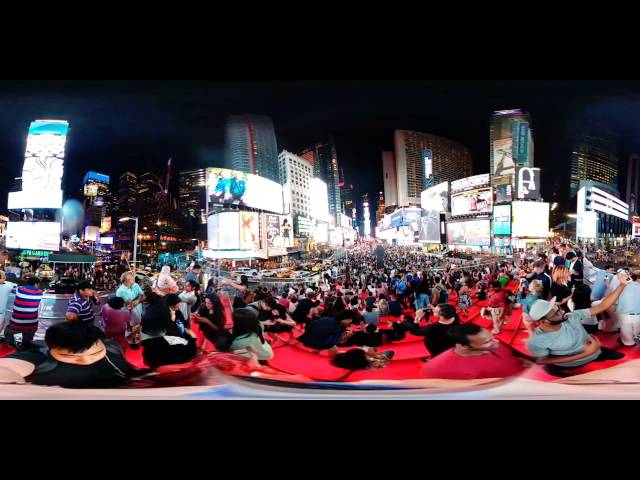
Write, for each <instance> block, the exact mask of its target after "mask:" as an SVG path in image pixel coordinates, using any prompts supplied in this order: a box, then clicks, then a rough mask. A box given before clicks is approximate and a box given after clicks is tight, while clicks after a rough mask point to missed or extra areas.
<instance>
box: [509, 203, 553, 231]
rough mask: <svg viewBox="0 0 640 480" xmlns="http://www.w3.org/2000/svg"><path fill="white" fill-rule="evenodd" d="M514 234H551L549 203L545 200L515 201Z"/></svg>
mask: <svg viewBox="0 0 640 480" xmlns="http://www.w3.org/2000/svg"><path fill="white" fill-rule="evenodd" d="M511 205H512V207H513V224H512V226H511V228H512V234H513V236H514V237H518V238H547V237H548V236H549V204H548V203H545V202H513V203H512V204H511Z"/></svg>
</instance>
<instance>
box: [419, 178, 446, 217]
mask: <svg viewBox="0 0 640 480" xmlns="http://www.w3.org/2000/svg"><path fill="white" fill-rule="evenodd" d="M420 200H421V202H420V203H421V205H422V208H423V209H424V210H427V211H430V212H437V213H446V212H448V211H449V182H444V183H441V184H439V185H436V186H435V187H433V188H430V189H428V190H425V191H424V192H422V193H421V194H420Z"/></svg>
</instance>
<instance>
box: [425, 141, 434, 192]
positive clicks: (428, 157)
mask: <svg viewBox="0 0 640 480" xmlns="http://www.w3.org/2000/svg"><path fill="white" fill-rule="evenodd" d="M422 159H423V160H424V188H431V187H433V151H432V150H423V151H422Z"/></svg>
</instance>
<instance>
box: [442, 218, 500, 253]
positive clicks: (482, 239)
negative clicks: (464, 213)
mask: <svg viewBox="0 0 640 480" xmlns="http://www.w3.org/2000/svg"><path fill="white" fill-rule="evenodd" d="M447 241H448V243H449V245H464V246H476V247H488V246H490V245H491V222H490V221H489V220H468V221H466V222H453V223H452V222H448V223H447Z"/></svg>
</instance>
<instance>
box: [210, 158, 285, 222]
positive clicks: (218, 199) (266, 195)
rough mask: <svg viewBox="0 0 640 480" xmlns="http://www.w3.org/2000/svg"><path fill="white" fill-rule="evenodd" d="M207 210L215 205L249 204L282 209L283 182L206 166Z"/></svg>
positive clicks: (277, 209) (279, 210) (260, 207)
mask: <svg viewBox="0 0 640 480" xmlns="http://www.w3.org/2000/svg"><path fill="white" fill-rule="evenodd" d="M207 198H208V201H209V212H213V211H215V208H216V206H218V207H220V206H231V205H234V206H239V207H250V208H256V209H259V210H265V211H268V212H274V213H278V214H282V213H284V211H283V209H284V203H283V196H282V186H281V185H279V184H278V183H276V182H273V181H271V180H268V179H266V178H262V177H259V176H257V175H251V174H248V173H243V172H239V171H236V170H229V169H226V168H208V169H207Z"/></svg>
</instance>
